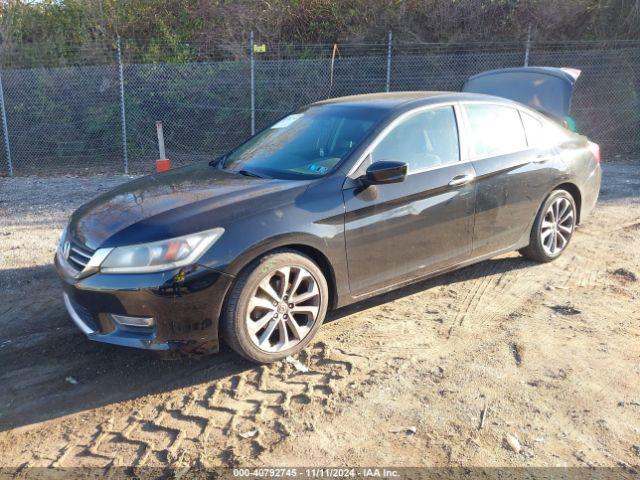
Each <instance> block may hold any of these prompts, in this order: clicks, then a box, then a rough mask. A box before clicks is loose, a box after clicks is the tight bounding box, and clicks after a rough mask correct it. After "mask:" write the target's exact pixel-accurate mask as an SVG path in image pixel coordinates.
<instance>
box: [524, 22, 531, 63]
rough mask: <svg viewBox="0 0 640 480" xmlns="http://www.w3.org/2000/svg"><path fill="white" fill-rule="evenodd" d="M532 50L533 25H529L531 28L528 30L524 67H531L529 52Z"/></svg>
mask: <svg viewBox="0 0 640 480" xmlns="http://www.w3.org/2000/svg"><path fill="white" fill-rule="evenodd" d="M530 50H531V24H529V28H528V29H527V45H526V48H525V51H524V66H525V67H528V66H529V51H530Z"/></svg>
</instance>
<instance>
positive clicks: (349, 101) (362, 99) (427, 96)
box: [313, 91, 515, 111]
mask: <svg viewBox="0 0 640 480" xmlns="http://www.w3.org/2000/svg"><path fill="white" fill-rule="evenodd" d="M465 100H466V101H472V100H476V101H478V100H483V101H488V100H489V101H493V102H500V103H510V104H513V103H515V102H513V101H511V100H508V99H506V98H501V97H496V96H493V95H484V94H480V93H466V92H437V91H425V92H421V91H418V92H391V93H367V94H363V95H351V96H348V97H338V98H330V99H327V100H322V101H319V102H316V103H314V104H313V105H341V106H359V107H368V108H379V109H383V110H389V111H392V110H407V109H411V108H415V107H419V106H422V105H429V104H432V103H434V104H435V103H441V102H460V101H465Z"/></svg>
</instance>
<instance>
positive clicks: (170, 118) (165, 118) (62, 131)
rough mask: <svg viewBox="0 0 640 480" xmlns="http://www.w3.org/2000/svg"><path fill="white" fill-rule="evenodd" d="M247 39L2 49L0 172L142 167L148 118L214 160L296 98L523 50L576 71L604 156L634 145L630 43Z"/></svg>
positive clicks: (521, 55)
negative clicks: (156, 47)
mask: <svg viewBox="0 0 640 480" xmlns="http://www.w3.org/2000/svg"><path fill="white" fill-rule="evenodd" d="M255 47H256V48H251V47H250V46H249V45H245V46H241V45H232V46H228V45H227V46H226V47H225V49H224V51H223V53H221V50H220V48H219V47H216V48H215V49H214V48H212V47H207V48H204V47H203V46H202V45H191V46H189V48H187V49H182V50H180V55H178V56H176V55H173V56H169V55H167V57H168V60H170V61H166V62H158V61H157V59H156V60H154V61H148V59H147V58H146V57H144V56H143V55H140V54H139V50H135V52H136V53H137V54H134V53H133V51H134V49H133V48H131V47H129V46H128V45H127V43H126V42H125V43H124V46H123V52H122V58H123V59H124V64H122V65H121V64H120V63H119V59H120V57H119V56H118V55H117V44H116V43H115V42H114V45H113V46H112V45H107V46H100V47H96V48H95V49H93V50H90V49H85V50H84V51H82V52H80V53H82V55H81V56H80V55H75V53H76V52H74V55H75V56H71V57H69V56H68V55H66V56H65V55H61V56H60V59H59V61H58V62H54V61H53V60H52V59H51V58H50V55H47V56H45V55H42V56H41V57H39V58H37V57H33V56H29V57H28V58H27V57H24V56H23V57H19V56H18V57H16V56H15V55H14V56H13V57H7V56H5V58H4V59H3V62H2V65H3V66H2V68H1V70H0V74H1V79H0V83H1V86H2V91H3V93H4V102H3V103H2V102H0V103H2V108H3V111H2V113H3V115H2V116H0V121H3V119H4V118H6V125H5V124H4V123H3V124H2V127H3V129H0V132H3V131H5V132H6V133H5V134H3V135H2V142H3V147H4V148H2V151H1V153H0V174H13V175H50V174H71V175H90V174H96V173H124V172H127V173H148V172H151V171H153V168H154V160H155V159H156V158H158V144H157V138H156V126H155V124H156V121H162V122H163V126H164V135H165V143H166V152H167V157H168V158H170V159H171V160H172V161H173V162H174V164H178V165H181V164H186V163H188V162H192V161H196V160H205V159H212V158H215V157H216V156H218V155H220V154H222V153H224V152H226V151H228V150H229V149H230V148H232V147H234V146H235V145H237V144H238V143H240V142H241V141H243V140H244V139H246V138H247V137H249V136H250V135H251V134H252V129H255V130H260V129H262V128H264V127H266V126H268V125H270V124H271V123H273V122H274V121H276V120H277V119H279V118H280V117H282V116H284V115H286V114H287V113H289V112H291V111H292V110H294V109H296V108H298V107H300V106H302V105H304V104H308V103H311V102H314V101H317V100H321V99H325V98H329V97H336V96H343V95H352V94H359V93H372V92H383V91H402V90H449V91H459V90H460V89H461V87H462V84H463V83H464V81H465V80H466V78H468V77H469V76H470V75H473V74H475V73H478V72H481V71H484V70H489V69H493V68H503V67H516V66H522V65H523V64H524V63H525V57H528V63H529V65H548V66H558V67H573V68H578V69H580V70H582V72H583V73H582V76H581V78H580V79H579V81H578V83H577V88H576V91H575V95H574V101H573V109H572V115H573V117H574V118H575V120H576V124H577V126H578V130H579V131H580V132H581V133H584V134H586V135H588V136H589V137H590V138H592V139H593V140H594V141H596V142H598V143H600V144H601V146H602V150H603V154H604V156H605V158H606V159H613V158H615V157H616V156H637V155H639V154H640V136H639V135H638V132H639V131H640V98H639V94H640V42H615V43H602V42H600V43H599V42H581V43H564V44H550V43H532V44H531V45H529V46H528V47H527V46H526V45H525V44H523V43H512V44H509V43H495V44H481V45H480V44H466V45H455V44H453V45H452V44H446V45H443V44H392V43H386V44H376V45H296V46H291V45H265V46H264V47H263V46H262V45H260V46H257V45H256V46H255ZM526 49H528V56H527V55H526ZM263 50H266V51H263ZM32 51H36V52H37V51H38V50H37V49H33V50H32ZM251 51H253V52H254V53H253V55H251V54H250V52H251ZM207 52H208V53H209V54H207ZM212 52H213V53H212ZM13 53H14V54H15V52H13ZM18 53H20V52H18ZM63 53H64V52H63ZM169 57H170V58H169ZM251 57H253V58H251ZM62 60H64V61H62ZM121 66H122V73H123V74H122V83H121V79H120V75H119V72H120V67H121ZM0 100H2V97H1V96H0ZM123 123H124V124H126V142H125V141H124V140H125V137H124V135H123V132H124V131H125V129H124V128H123ZM4 127H6V129H4ZM125 158H127V159H128V162H127V161H125Z"/></svg>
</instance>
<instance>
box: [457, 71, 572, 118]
mask: <svg viewBox="0 0 640 480" xmlns="http://www.w3.org/2000/svg"><path fill="white" fill-rule="evenodd" d="M578 76H580V70H576V69H572V68H555V67H519V68H502V69H498V70H489V71H487V72H482V73H478V74H477V75H473V76H472V77H469V78H468V79H467V81H466V82H465V84H464V86H463V87H462V91H463V92H470V93H484V94H487V95H495V96H498V97H503V98H508V99H509V100H514V101H516V102H520V103H522V104H524V105H527V106H529V107H531V108H534V109H536V110H538V111H540V112H542V113H544V114H547V115H551V116H553V117H556V118H557V119H559V120H566V119H567V117H569V110H570V109H571V97H572V95H573V88H574V85H575V83H576V80H577V79H578Z"/></svg>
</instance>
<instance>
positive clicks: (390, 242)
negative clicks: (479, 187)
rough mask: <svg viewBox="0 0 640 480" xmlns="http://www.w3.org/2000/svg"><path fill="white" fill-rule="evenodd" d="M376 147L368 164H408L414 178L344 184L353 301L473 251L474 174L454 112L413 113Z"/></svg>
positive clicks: (447, 109) (450, 108)
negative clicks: (462, 147)
mask: <svg viewBox="0 0 640 480" xmlns="http://www.w3.org/2000/svg"><path fill="white" fill-rule="evenodd" d="M373 145H375V146H374V147H373V149H372V150H371V154H370V156H369V157H368V158H367V160H365V162H367V163H369V164H370V163H372V162H376V161H380V160H395V161H401V162H406V163H407V165H408V174H407V177H406V179H405V180H404V181H403V182H401V183H395V184H386V185H372V186H369V187H366V188H365V187H363V186H362V185H361V184H360V183H359V182H357V181H356V180H350V179H348V180H347V182H346V183H345V188H344V191H343V195H344V201H345V206H346V216H345V235H346V249H347V261H348V269H349V285H350V288H351V293H352V294H353V295H354V296H358V295H362V294H365V293H369V292H372V291H375V290H379V289H383V288H384V287H387V286H390V285H393V284H395V283H400V282H402V281H405V280H408V279H411V278H412V277H420V276H422V275H425V274H427V273H429V272H433V271H436V270H439V269H441V268H443V267H445V266H448V265H451V264H455V263H458V262H461V261H463V260H465V259H467V258H469V255H470V252H471V242H472V233H473V232H472V230H473V214H474V197H475V184H474V183H473V179H474V177H475V171H474V169H473V166H472V165H471V164H470V163H468V162H461V155H460V144H459V136H458V127H457V121H456V113H455V110H454V107H453V106H444V107H431V108H428V109H424V110H422V111H419V112H417V113H412V114H409V115H408V116H406V117H405V118H402V119H401V120H400V121H398V123H397V124H396V125H395V126H394V127H393V128H391V129H390V130H388V131H387V132H385V133H383V134H382V138H381V139H378V140H377V141H376V142H374V144H373Z"/></svg>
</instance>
